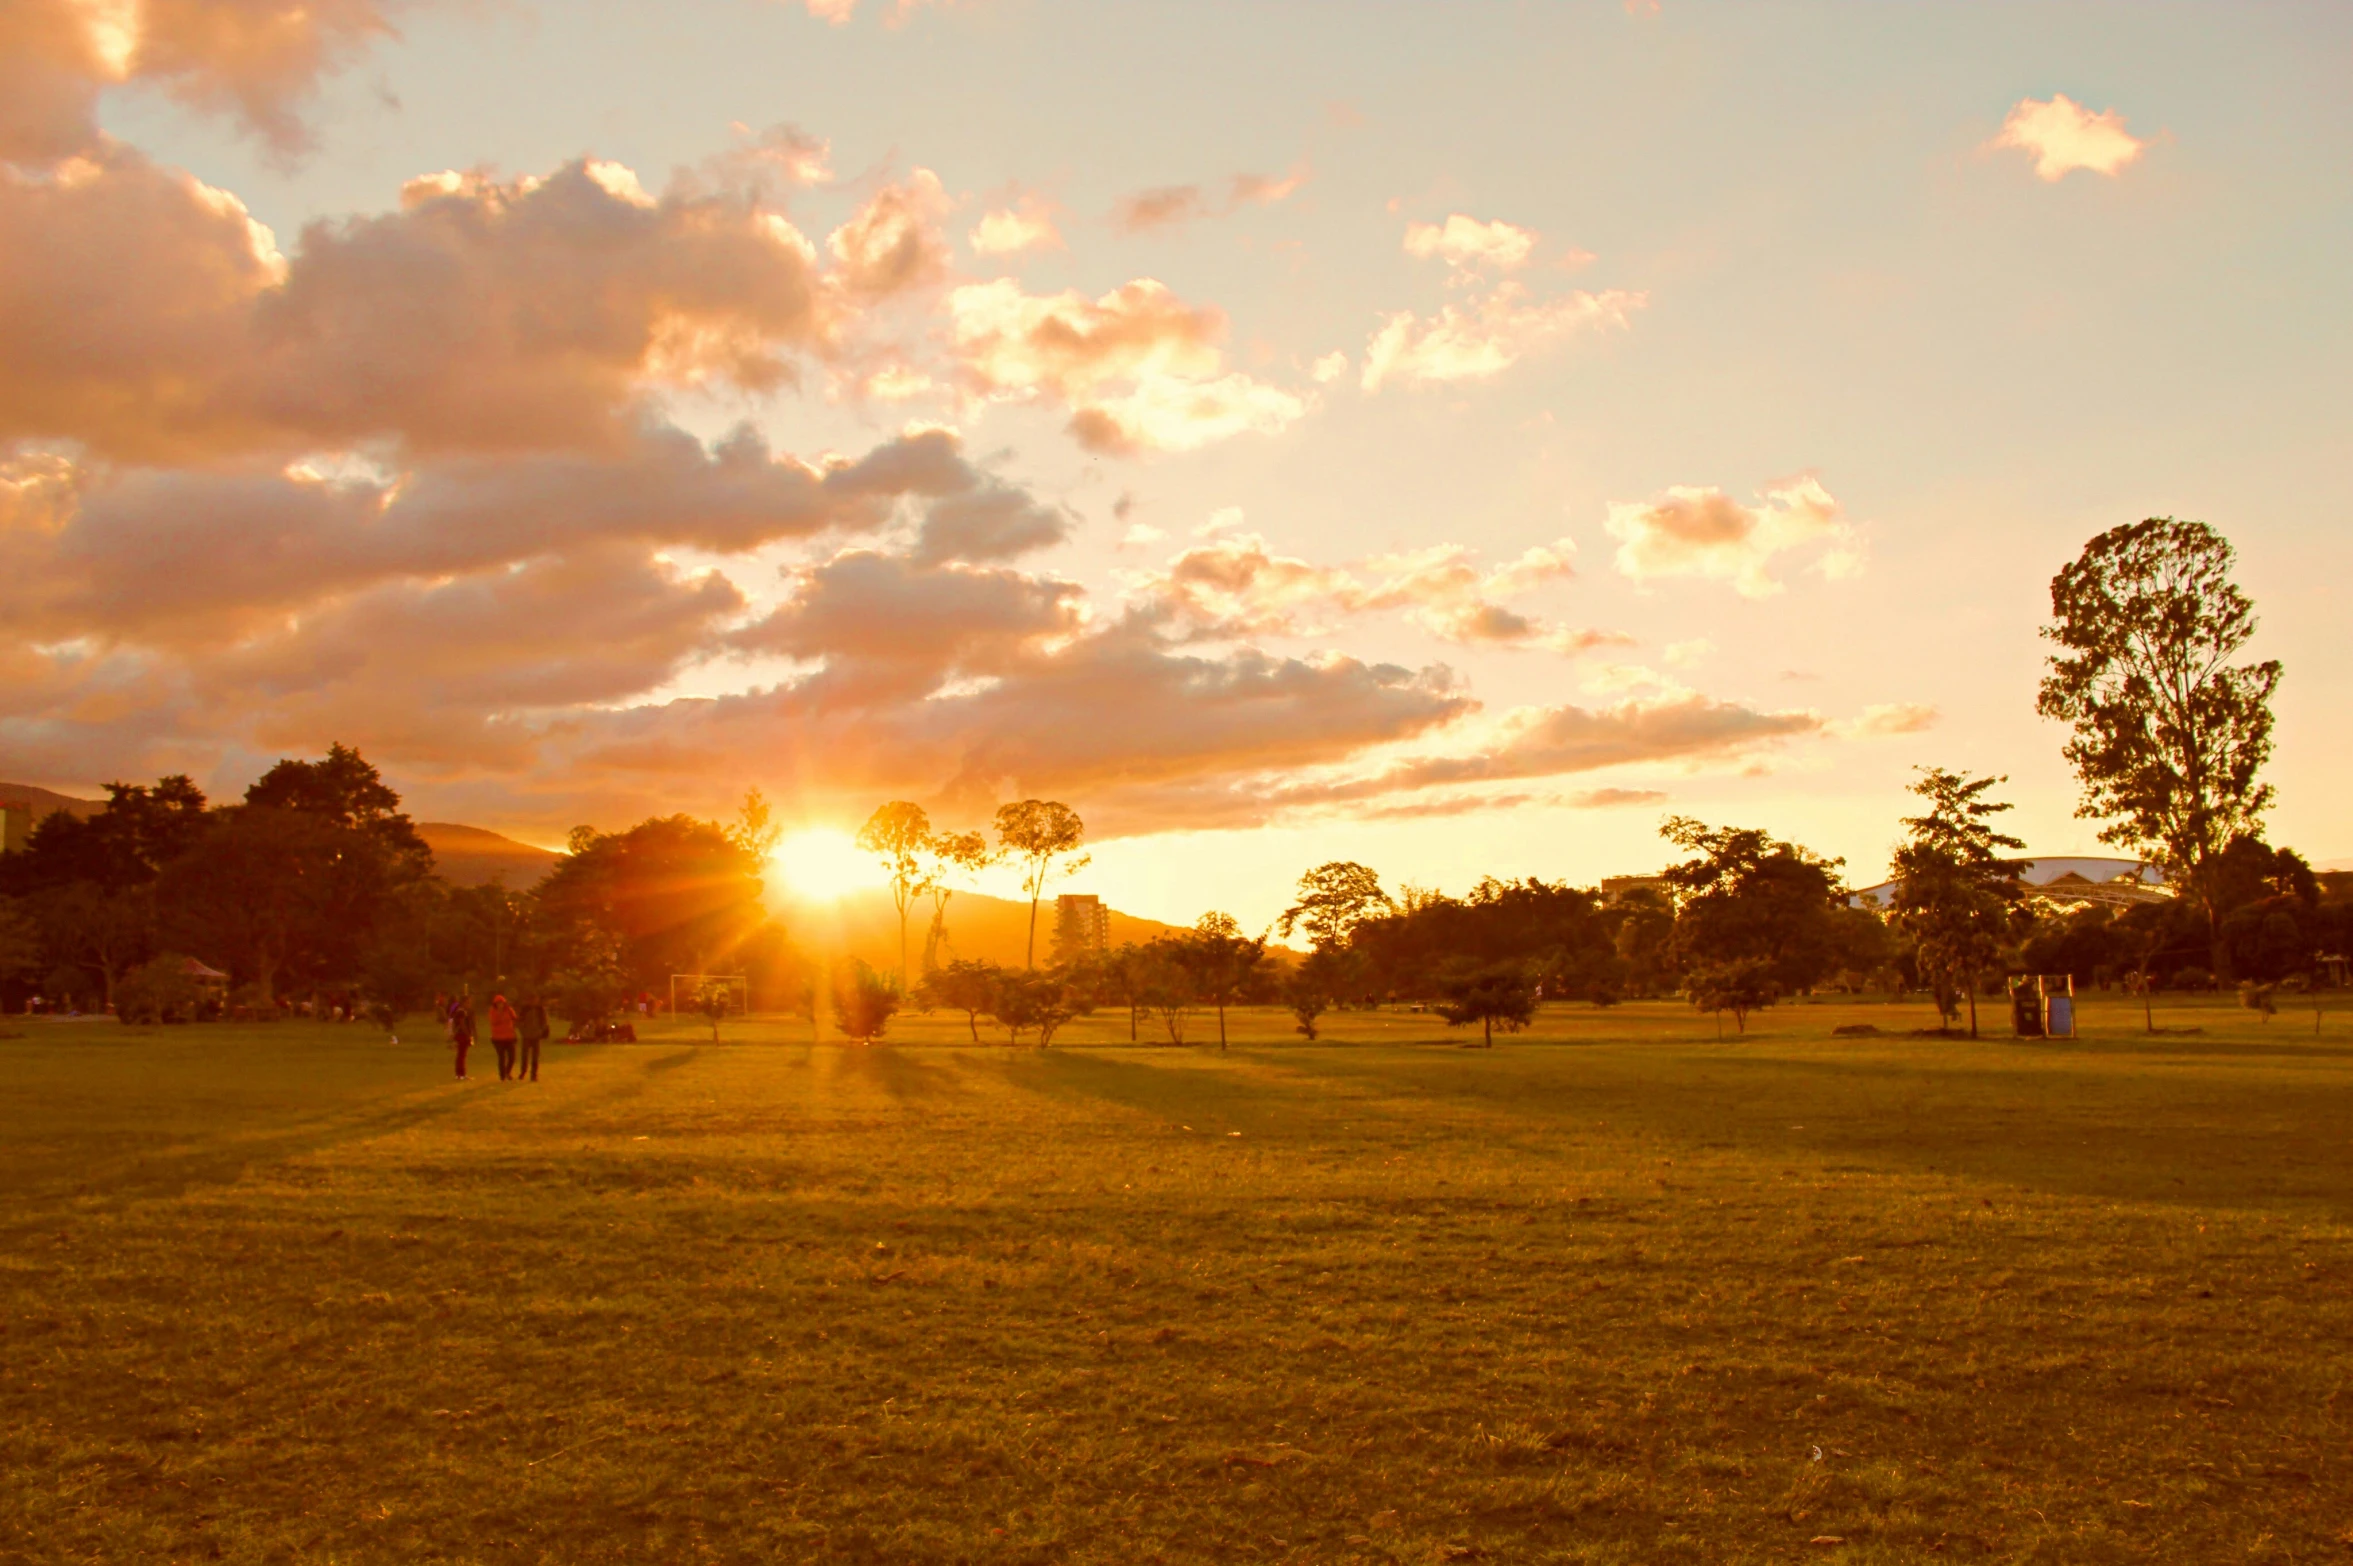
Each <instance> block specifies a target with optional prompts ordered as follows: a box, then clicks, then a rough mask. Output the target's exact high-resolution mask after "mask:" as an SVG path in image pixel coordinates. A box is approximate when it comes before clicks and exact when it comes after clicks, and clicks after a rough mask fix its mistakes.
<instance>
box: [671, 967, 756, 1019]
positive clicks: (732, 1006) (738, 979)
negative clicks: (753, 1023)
mask: <svg viewBox="0 0 2353 1566" xmlns="http://www.w3.org/2000/svg"><path fill="white" fill-rule="evenodd" d="M712 985H717V986H719V987H721V988H723V989H725V990H726V991H727V1015H728V1016H730V1017H744V1016H749V1015H750V1014H751V1010H752V985H751V981H750V980H749V979H747V978H745V977H744V976H743V975H742V974H740V973H674V974H672V975H670V1015H671V1016H673V1017H678V1016H684V1015H685V1014H687V1013H688V1012H691V1011H694V1010H696V1009H697V1007H698V1006H699V1004H700V1002H701V997H702V993H703V991H704V989H706V988H707V987H709V986H712Z"/></svg>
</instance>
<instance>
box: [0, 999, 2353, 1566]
mask: <svg viewBox="0 0 2353 1566" xmlns="http://www.w3.org/2000/svg"><path fill="white" fill-rule="evenodd" d="M1922 1011H1923V1009H1922V1008H1919V1007H1911V1008H1906V1009H1904V1010H1901V1011H1899V1010H1896V1009H1895V1008H1891V1007H1883V1006H1875V1005H1868V1006H1851V1007H1839V1006H1792V1007H1783V1008H1780V1009H1778V1010H1776V1011H1773V1012H1770V1013H1767V1014H1765V1015H1764V1016H1763V1017H1761V1018H1760V1019H1758V1021H1757V1024H1756V1025H1755V1026H1752V1028H1751V1031H1750V1033H1749V1035H1748V1036H1747V1037H1746V1038H1745V1039H1739V1040H1734V1041H1731V1042H1726V1043H1723V1044H1718V1043H1717V1042H1716V1041H1715V1039H1714V1032H1713V1024H1712V1023H1711V1022H1709V1021H1708V1020H1707V1019H1705V1018H1702V1017H1698V1016H1696V1015H1695V1014H1694V1013H1693V1012H1691V1011H1690V1010H1689V1009H1688V1008H1686V1007H1681V1006H1675V1005H1668V1004H1658V1005H1640V1006H1627V1007H1623V1008H1620V1009H1618V1010H1615V1011H1609V1012H1597V1011H1592V1010H1588V1009H1586V1008H1583V1007H1575V1008H1568V1009H1563V1010H1560V1011H1557V1012H1549V1013H1547V1014H1546V1016H1545V1017H1544V1018H1543V1020H1542V1022H1541V1023H1540V1025H1539V1027H1538V1028H1537V1029H1536V1030H1534V1031H1533V1032H1531V1033H1528V1034H1523V1035H1519V1036H1517V1037H1513V1038H1509V1039H1504V1040H1500V1041H1499V1042H1498V1045H1497V1047H1496V1048H1495V1049H1494V1050H1493V1051H1491V1052H1490V1051H1485V1050H1479V1049H1465V1048H1461V1047H1459V1046H1460V1045H1461V1044H1462V1043H1463V1041H1464V1040H1463V1035H1461V1034H1455V1033H1449V1032H1447V1030H1445V1029H1444V1028H1443V1026H1441V1025H1438V1024H1436V1023H1435V1022H1434V1021H1433V1020H1432V1019H1430V1018H1427V1017H1422V1016H1414V1015H1409V1014H1402V1013H1387V1014H1382V1015H1379V1016H1375V1017H1347V1018H1341V1019H1337V1020H1336V1022H1335V1025H1334V1026H1333V1028H1332V1029H1331V1030H1330V1033H1331V1037H1329V1038H1327V1040H1326V1042H1325V1043H1323V1044H1319V1045H1309V1044H1306V1043H1304V1042H1301V1041H1299V1040H1297V1039H1296V1038H1293V1037H1292V1036H1291V1035H1290V1034H1289V1030H1288V1021H1289V1019H1288V1018H1287V1017H1282V1016H1279V1015H1277V1014H1274V1013H1251V1014H1237V1016H1236V1017H1235V1019H1234V1039H1235V1044H1234V1048H1233V1049H1232V1050H1231V1051H1230V1052H1228V1053H1224V1054H1220V1053H1219V1052H1218V1051H1217V1049H1216V1047H1215V1044H1214V1039H1215V1028H1214V1023H1208V1024H1206V1025H1204V1024H1203V1023H1200V1022H1197V1023H1196V1026H1195V1032H1194V1038H1195V1039H1196V1040H1200V1039H1203V1038H1206V1039H1207V1040H1209V1041H1210V1042H1209V1043H1208V1044H1207V1045H1206V1046H1204V1045H1203V1044H1201V1043H1199V1042H1196V1043H1193V1044H1191V1045H1188V1046H1187V1047H1186V1048H1184V1049H1181V1050H1180V1049H1172V1048H1168V1047H1166V1046H1162V1047H1158V1048H1135V1047H1130V1046H1129V1045H1128V1044H1127V1042H1126V1039H1125V1024H1124V1020H1123V1019H1120V1018H1096V1019H1091V1020H1089V1021H1088V1022H1086V1023H1084V1024H1081V1025H1077V1026H1074V1028H1073V1029H1072V1030H1071V1031H1070V1032H1069V1033H1067V1034H1066V1035H1065V1036H1064V1038H1063V1039H1062V1040H1058V1041H1057V1043H1056V1046H1055V1048H1054V1049H1052V1050H1051V1051H1047V1052H1042V1053H1041V1052H1039V1051H1036V1050H1022V1051H1019V1052H1016V1051H1012V1050H1009V1049H1006V1048H1004V1047H1003V1046H1002V1045H996V1044H992V1045H990V1046H989V1047H984V1048H974V1047H972V1046H971V1045H970V1044H969V1043H968V1042H967V1041H965V1039H964V1036H963V1026H964V1024H963V1020H962V1018H961V1017H956V1018H953V1019H951V1018H947V1017H933V1018H928V1019H909V1020H908V1021H907V1022H906V1024H905V1026H904V1027H903V1029H902V1030H900V1032H899V1033H898V1034H895V1035H894V1041H893V1042H892V1043H889V1044H886V1045H884V1046H881V1047H877V1048H874V1049H871V1050H859V1049H855V1048H849V1047H844V1046H841V1045H839V1044H837V1043H834V1042H832V1041H826V1042H822V1043H818V1044H812V1043H811V1042H810V1039H809V1035H808V1025H807V1024H806V1023H802V1024H798V1025H792V1024H786V1023H769V1022H755V1023H749V1024H741V1025H735V1024H731V1025H730V1027H729V1033H730V1035H731V1036H730V1038H729V1040H728V1041H727V1042H725V1043H722V1044H720V1045H717V1046H713V1045H711V1044H710V1043H709V1042H707V1039H702V1038H698V1036H697V1035H698V1033H699V1030H698V1029H694V1028H689V1027H684V1026H676V1027H673V1026H664V1027H662V1028H660V1029H659V1030H655V1031H657V1032H658V1035H659V1036H657V1037H653V1038H650V1039H649V1040H648V1041H647V1042H645V1043H642V1044H640V1045H637V1046H634V1047H633V1046H604V1047H586V1048H583V1047H564V1046H553V1047H551V1048H550V1050H549V1057H550V1058H549V1065H548V1069H547V1073H546V1080H545V1081H543V1082H541V1083H540V1084H539V1085H537V1086H536V1087H533V1086H530V1085H521V1086H511V1085H506V1084H501V1083H499V1082H497V1081H495V1080H490V1081H478V1082H475V1083H473V1084H471V1085H461V1084H457V1083H454V1082H451V1081H450V1080H448V1053H447V1050H446V1049H445V1048H444V1047H443V1046H441V1045H440V1044H438V1043H437V1042H434V1043H419V1042H415V1041H414V1040H413V1039H412V1042H409V1043H406V1044H403V1045H401V1046H398V1047H393V1046H390V1045H387V1044H386V1043H384V1042H383V1040H382V1039H381V1038H380V1037H378V1036H375V1035H373V1034H371V1033H370V1032H369V1031H367V1030H365V1029H364V1028H321V1027H311V1026H307V1025H305V1026H284V1027H277V1028H253V1029H223V1028H201V1029H181V1028H174V1029H165V1030H157V1031H144V1032H143V1031H138V1030H133V1029H126V1028H121V1027H117V1026H114V1025H112V1024H99V1023H42V1022H31V1023H25V1024H22V1025H21V1031H22V1032H23V1033H24V1034H25V1035H26V1036H25V1037H24V1038H22V1039H18V1040H13V1041H8V1042H0V1190H4V1191H5V1192H6V1193H7V1196H6V1201H5V1203H0V1468H4V1469H5V1472H4V1473H0V1559H7V1560H20V1559H21V1560H27V1561H48V1560H105V1561H140V1562H145V1561H173V1560H229V1561H249V1562H287V1561H315V1562H326V1561H337V1562H364V1561H386V1562H427V1561H551V1562H580V1561H631V1562H640V1561H643V1562H691V1561H699V1560H727V1561H733V1560H743V1561H754V1560H757V1561H799V1560H873V1561H1025V1562H1059V1561H1107V1562H1119V1563H1122V1566H1135V1563H1142V1562H1148V1561H1154V1560H1164V1561H1207V1560H1217V1561H1235V1560H1261V1561H1342V1560H1351V1559H1358V1560H1366V1561H1392V1560H1395V1561H1441V1560H1449V1559H1482V1560H1489V1561H1496V1562H1532V1561H1625V1562H1653V1561H1693V1562H1720V1561H1755V1560H1774V1559H1797V1558H1808V1559H1816V1558H1821V1559H1828V1558H1836V1559H1843V1560H1849V1561H1915V1560H1921V1559H1924V1558H1927V1557H1928V1556H1930V1555H1931V1554H1935V1555H1938V1556H1940V1557H1943V1558H1957V1559H1994V1560H2005V1561H2026V1560H2033V1561H2049V1562H2066V1563H2080V1562H2100V1561H2111V1560H2114V1561H2124V1560H2175V1561H2198V1562H2212V1561H2240V1560H2250V1561H2260V1560H2278V1561H2290V1560H2300V1561H2325V1560H2343V1559H2345V1558H2346V1557H2347V1555H2348V1544H2353V1464H2349V1456H2353V1454H2349V1452H2348V1439H2349V1437H2353V1395H2349V1393H2348V1385H2347V1372H2348V1369H2349V1368H2353V1229H2349V1227H2348V1225H2349V1223H2353V1014H2348V1013H2332V1014H2330V1015H2329V1016H2327V1017H2326V1018H2325V1019H2324V1022H2323V1025H2322V1027H2321V1028H2320V1030H2319V1032H2318V1033H2317V1034H2316V1033H2315V1031H2314V1025H2313V1017H2312V1014H2311V1012H2310V1011H2309V1010H2308V1009H2307V1010H2305V1011H2303V1012H2294V1011H2289V1012H2284V1013H2283V1014H2282V1015H2281V1016H2280V1017H2279V1018H2278V1019H2277V1020H2275V1021H2273V1022H2272V1023H2270V1024H2268V1025H2264V1024H2261V1023H2259V1022H2258V1021H2257V1020H2256V1019H2255V1018H2254V1017H2252V1016H2251V1015H2250V1014H2247V1013H2244V1012H2241V1011H2237V1010H2234V1009H2232V1008H2230V1007H2229V1006H2228V1005H2226V1004H2224V1003H2222V1002H2215V1003H2212V1004H2210V1005H2205V1006H2200V1007H2195V1008H2191V1007H2182V1006H2176V1007H2172V1008H2169V1009H2166V1010H2161V1011H2160V1013H2159V1017H2158V1020H2159V1022H2160V1023H2161V1024H2163V1025H2166V1026H2167V1027H2169V1028H2173V1029H2190V1028H2198V1029H2202V1030H2203V1031H2200V1032H2194V1033H2193V1032H2187V1031H2181V1032H2169V1033H2167V1034H2165V1035H2163V1036H2160V1037H2157V1038H2150V1037H2147V1036H2146V1035H2144V1034H2142V1033H2141V1032H2139V1028H2140V1017H2139V1014H2138V1012H2137V1011H2127V1010H2126V1009H2124V1008H2123V1007H2121V1006H2117V1005H2114V1004H2101V1003H2097V1002H2095V1003H2093V1004H2092V1006H2091V1007H2090V1014H2089V1017H2088V1019H2087V1030H2088V1032H2089V1034H2090V1036H2089V1037H2087V1038H2086V1039H2084V1040H2082V1041H2079V1042H2075V1043H2058V1044H2019V1043H2013V1042H2010V1041H2008V1040H2006V1039H2005V1040H1992V1039H1989V1040H1987V1041H1985V1042H1983V1043H1978V1044H1971V1043H1968V1042H1966V1041H1959V1040H1945V1039H1934V1038H1914V1037H1908V1036H1902V1035H1900V1034H1891V1036H1885V1037H1878V1038H1864V1039H1834V1038H1832V1037H1831V1036H1830V1028H1831V1027H1832V1026H1833V1025H1835V1024H1838V1023H1851V1022H1863V1021H1868V1022H1875V1023H1877V1024H1879V1025H1880V1026H1881V1027H1882V1028H1886V1029H1890V1030H1897V1029H1908V1028H1910V1027H1914V1026H1917V1025H1918V1024H1919V1023H1920V1022H1921V1021H1923V1020H1925V1019H1924V1017H1923V1015H1922ZM12 1021H13V1019H12ZM423 1033H424V1030H422V1029H419V1030H418V1035H417V1036H419V1037H421V1036H422V1035H423ZM1473 1037H1474V1041H1475V1035H1474V1036H1473ZM477 1063H478V1067H479V1069H480V1070H481V1071H482V1073H483V1074H485V1075H487V1074H488V1072H489V1051H488V1049H487V1047H484V1048H483V1049H482V1050H481V1051H480V1052H479V1053H478V1055H477Z"/></svg>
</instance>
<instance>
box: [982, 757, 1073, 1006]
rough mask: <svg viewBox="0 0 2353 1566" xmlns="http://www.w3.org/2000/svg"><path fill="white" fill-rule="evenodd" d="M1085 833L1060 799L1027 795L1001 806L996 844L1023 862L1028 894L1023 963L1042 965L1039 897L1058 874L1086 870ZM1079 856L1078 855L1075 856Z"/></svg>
mask: <svg viewBox="0 0 2353 1566" xmlns="http://www.w3.org/2000/svg"><path fill="white" fill-rule="evenodd" d="M1086 835H1087V824H1086V823H1085V822H1084V821H1081V820H1080V819H1079V816H1078V812H1077V811H1075V810H1073V809H1071V808H1070V807H1069V806H1068V805H1065V804H1064V803H1062V801H1060V800H1058V799H1023V800H1016V801H1015V802H1014V803H1012V804H1010V805H999V806H998V807H997V845H998V848H999V849H1000V851H1002V852H1003V854H1004V856H1005V857H1006V858H1007V859H1010V860H1012V861H1013V862H1014V863H1016V864H1018V865H1020V866H1021V889H1022V890H1023V891H1025V892H1027V893H1028V894H1029V947H1028V951H1027V953H1026V955H1025V956H1024V957H1023V959H1022V965H1023V966H1024V967H1027V968H1035V967H1036V966H1037V965H1038V899H1039V898H1041V897H1043V896H1044V895H1045V892H1046V888H1047V886H1048V885H1049V884H1051V883H1052V882H1053V880H1054V879H1055V878H1056V877H1059V876H1068V875H1072V874H1075V873H1076V872H1077V871H1079V870H1082V869H1084V868H1086V864H1087V859H1088V857H1089V856H1088V855H1085V854H1080V853H1077V849H1078V845H1079V844H1080V843H1081V842H1083V841H1084V840H1085V838H1086ZM1074 855H1075V857H1074Z"/></svg>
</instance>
